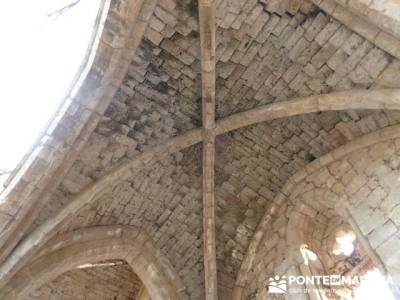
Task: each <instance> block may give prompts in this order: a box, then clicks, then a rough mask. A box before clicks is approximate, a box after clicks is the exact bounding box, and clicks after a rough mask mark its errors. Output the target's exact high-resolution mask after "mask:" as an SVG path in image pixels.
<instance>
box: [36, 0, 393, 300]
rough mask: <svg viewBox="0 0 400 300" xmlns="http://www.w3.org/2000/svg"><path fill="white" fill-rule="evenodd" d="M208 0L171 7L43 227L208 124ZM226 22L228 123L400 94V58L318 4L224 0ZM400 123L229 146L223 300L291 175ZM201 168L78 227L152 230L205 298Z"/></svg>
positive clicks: (307, 123)
mask: <svg viewBox="0 0 400 300" xmlns="http://www.w3.org/2000/svg"><path fill="white" fill-rule="evenodd" d="M196 2H197V1H194V0H191V1H189V0H185V1H174V0H160V1H159V3H158V5H157V7H156V10H155V12H154V14H153V16H152V19H151V22H150V25H149V27H148V28H147V31H146V34H145V38H144V39H143V40H142V42H141V44H140V46H139V49H138V50H137V52H136V56H135V58H134V61H133V62H132V64H131V65H130V67H129V70H128V73H127V75H126V76H125V79H124V81H123V85H122V86H121V87H120V89H119V90H118V92H117V94H116V95H115V97H114V99H113V100H112V103H111V104H110V106H109V107H108V109H107V111H106V112H105V114H104V116H102V120H101V121H100V123H99V125H98V126H97V127H96V129H95V131H94V132H93V133H92V134H91V135H90V138H89V140H88V142H87V144H86V145H85V147H84V149H83V151H82V152H81V153H80V155H79V158H78V160H77V161H76V162H75V163H74V164H73V166H72V168H71V169H70V171H69V172H68V174H67V176H66V177H65V178H64V180H63V182H62V184H60V186H58V188H57V190H56V191H55V192H54V193H53V194H52V197H51V200H50V201H49V203H48V204H47V206H46V207H45V208H44V209H43V210H42V211H41V214H40V216H39V218H38V219H37V220H36V223H35V225H38V224H41V223H43V222H44V221H45V220H47V219H48V218H49V217H50V216H51V215H52V214H54V213H55V212H56V211H58V210H59V209H60V208H61V207H63V206H64V205H65V204H66V203H68V202H69V201H70V199H71V198H72V197H73V196H74V195H76V194H78V193H79V192H80V191H82V189H83V188H84V187H86V186H87V185H88V184H90V183H92V182H93V181H95V180H97V179H99V178H100V177H101V176H102V175H103V174H105V172H107V171H108V170H110V169H111V168H112V167H113V166H115V165H117V164H118V163H120V162H122V161H124V160H125V159H129V158H132V157H133V156H135V155H136V154H138V153H141V152H143V151H145V150H146V149H149V147H152V145H154V144H157V143H162V142H163V141H165V140H166V139H168V138H170V137H172V136H176V135H179V134H181V133H183V132H185V131H187V130H188V129H190V128H193V127H198V126H200V125H201V124H200V120H201V108H200V98H201V91H200V85H201V80H200V60H199V57H200V53H199V49H200V47H199V45H198V43H199V37H198V21H197V17H198V16H197V7H196ZM217 23H218V30H217V67H216V70H217V88H216V93H217V95H216V100H217V116H218V118H221V117H224V116H228V115H231V114H232V113H235V112H240V111H244V110H247V109H250V108H254V107H257V106H260V105H263V104H266V103H271V102H276V101H282V100H286V99H289V98H291V97H297V96H306V95H311V94H321V93H328V92H331V91H337V90H348V89H355V88H362V89H375V88H394V87H399V82H400V77H399V76H400V75H399V74H400V62H399V61H398V60H397V59H395V58H394V57H392V56H391V55H389V54H387V53H385V52H384V51H382V50H381V49H379V48H378V47H377V46H375V45H373V44H372V43H370V42H368V41H367V40H365V39H364V38H362V37H361V36H359V35H358V34H356V33H354V32H352V31H351V30H350V29H348V28H346V27H345V26H343V25H342V24H340V23H338V22H337V21H336V20H334V19H332V18H331V17H329V16H328V15H326V14H325V13H323V12H321V11H319V10H318V9H316V8H315V7H312V6H309V7H302V9H300V10H299V11H298V12H297V13H296V14H294V15H291V14H288V13H286V14H282V15H277V14H273V13H271V12H269V11H268V10H267V8H266V7H265V6H264V5H263V4H262V1H256V0H249V1H239V0H233V1H232V0H229V1H227V0H220V1H217ZM399 119H400V116H399V115H398V114H395V113H392V112H387V111H380V112H375V113H371V112H353V111H351V112H343V113H334V112H332V113H323V114H312V115H307V116H301V117H296V118H290V119H286V120H278V121H274V122H271V123H268V124H260V125H256V126H252V127H249V128H244V129H241V130H238V131H235V132H233V133H229V134H226V135H224V136H222V137H219V138H218V143H217V147H218V149H217V151H218V156H217V165H216V172H217V174H216V181H217V187H216V188H217V190H216V192H217V201H218V212H217V214H218V220H217V228H218V232H217V237H218V249H217V252H218V260H219V264H220V265H219V283H220V288H221V289H222V291H228V292H225V293H224V292H223V293H221V295H222V296H224V295H227V297H229V291H230V290H231V288H232V287H233V284H234V280H235V277H236V273H237V270H238V268H239V266H240V264H241V261H242V258H243V255H244V253H245V251H246V249H247V247H248V244H249V240H250V238H251V236H252V233H253V231H254V227H255V226H256V224H257V223H258V221H259V219H260V218H261V214H262V212H263V211H264V209H265V207H267V206H268V204H269V202H270V201H272V199H273V197H274V196H275V194H276V193H277V192H278V191H279V190H280V188H281V187H282V186H283V184H284V183H285V182H286V180H287V179H288V178H289V177H290V175H292V174H294V173H295V172H296V171H298V170H300V169H301V168H302V167H303V166H304V165H305V164H306V163H307V162H309V161H311V160H313V159H315V158H318V157H319V156H321V155H322V154H325V153H327V152H328V151H330V150H332V149H333V148H335V147H337V146H339V145H342V144H344V143H345V142H347V141H349V140H352V139H353V138H355V137H357V136H360V135H362V134H366V133H369V132H371V131H374V130H377V129H379V128H383V127H385V126H388V125H392V124H396V123H397V122H398V120H399ZM196 149H197V148H196ZM191 156H193V157H192V159H190V157H191ZM190 164H193V165H192V166H190ZM200 165H201V162H200V154H199V153H198V149H197V150H193V149H189V150H187V151H183V152H182V153H178V154H177V155H176V156H174V158H171V159H170V160H168V162H162V163H159V164H157V165H156V166H154V167H152V168H151V170H143V171H141V172H139V173H138V176H137V177H134V178H132V179H131V180H130V181H129V182H122V183H121V184H120V186H119V187H118V188H117V189H115V190H114V191H113V192H112V193H111V194H110V195H103V196H102V197H101V199H98V201H97V203H96V205H95V206H93V207H90V208H87V211H85V212H82V213H81V215H80V217H79V219H78V220H79V221H76V223H75V225H72V227H79V226H83V225H84V224H87V225H97V224H118V223H119V224H132V225H136V226H139V227H142V228H144V229H145V230H146V231H148V233H149V234H150V235H151V236H152V238H153V239H154V240H156V241H157V242H158V246H159V247H160V248H161V249H162V250H163V251H164V252H165V253H166V254H167V256H168V257H169V259H170V260H171V262H172V263H173V264H174V266H175V267H176V268H177V271H178V272H179V273H180V275H181V277H182V279H183V280H184V281H185V284H187V286H188V289H189V292H190V294H191V296H192V297H193V299H198V298H201V297H202V293H203V291H202V289H199V286H200V285H201V284H202V282H203V279H202V277H203V276H202V272H203V266H202V261H201V256H202V249H201V191H200V188H201V178H200V177H201V169H200ZM171 178H173V181H172V182H171V180H172V179H171ZM174 205H176V207H175V206H174Z"/></svg>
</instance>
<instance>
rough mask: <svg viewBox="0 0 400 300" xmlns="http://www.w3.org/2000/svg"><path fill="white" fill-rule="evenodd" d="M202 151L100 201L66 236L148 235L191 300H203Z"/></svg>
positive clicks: (172, 160)
mask: <svg viewBox="0 0 400 300" xmlns="http://www.w3.org/2000/svg"><path fill="white" fill-rule="evenodd" d="M200 151H201V148H200V147H198V146H196V147H192V148H189V149H186V150H185V151H182V152H178V153H176V154H175V155H172V156H170V157H168V158H167V159H164V160H162V161H160V162H159V163H156V164H154V165H153V166H151V167H148V168H145V169H144V170H140V171H138V172H137V174H136V176H134V177H132V178H130V179H129V180H128V181H123V182H121V183H119V184H118V185H117V186H116V187H115V188H114V189H113V190H111V191H109V192H108V193H106V194H104V195H99V197H98V198H97V200H96V201H95V202H94V203H93V205H91V206H88V207H86V208H84V209H82V211H81V212H79V214H78V215H77V216H76V217H75V218H72V219H71V220H70V223H69V225H67V226H66V228H64V229H63V230H65V231H69V230H73V229H77V228H84V227H87V226H93V225H112V224H119V225H132V226H135V227H137V228H140V229H142V230H144V231H145V232H146V233H147V234H148V235H149V236H150V237H151V239H152V240H153V242H154V244H155V246H156V247H157V248H158V249H160V250H161V252H162V253H164V254H165V255H166V256H167V258H168V259H169V260H170V262H171V264H172V265H173V267H174V268H175V270H176V271H177V273H178V275H179V276H180V277H181V279H182V280H183V282H184V284H185V286H186V288H187V290H188V293H189V296H190V298H191V299H204V296H203V293H204V289H203V288H200V287H202V286H203V284H204V283H203V281H204V275H203V259H202V254H203V248H202V216H201V214H202V198H201V195H202V194H201V152H200Z"/></svg>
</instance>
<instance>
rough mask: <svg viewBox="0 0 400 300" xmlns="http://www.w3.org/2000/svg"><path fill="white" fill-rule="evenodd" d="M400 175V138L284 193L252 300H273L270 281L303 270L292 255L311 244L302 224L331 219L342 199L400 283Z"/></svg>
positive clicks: (257, 267) (251, 283)
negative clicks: (306, 219)
mask: <svg viewBox="0 0 400 300" xmlns="http://www.w3.org/2000/svg"><path fill="white" fill-rule="evenodd" d="M399 175H400V140H399V139H394V140H389V141H387V142H381V143H378V144H375V145H373V146H369V147H367V148H363V149H361V150H358V151H355V152H352V153H350V154H349V155H346V156H345V157H342V158H340V159H337V160H335V161H333V162H331V163H329V164H328V165H326V166H324V167H322V168H321V169H319V170H316V171H315V172H313V173H312V174H311V175H309V176H307V177H306V178H305V179H303V180H301V181H299V182H298V183H297V184H296V185H294V186H293V187H291V188H290V189H289V190H288V197H285V196H284V195H283V194H281V195H282V197H280V200H279V201H280V203H281V204H280V208H279V210H278V213H276V214H274V217H273V220H272V221H271V223H270V226H269V227H268V228H269V229H268V231H267V232H265V233H264V237H263V240H262V242H261V243H260V245H259V247H258V249H257V254H256V257H255V260H254V263H253V266H252V269H251V272H250V274H249V275H250V276H249V278H248V281H247V282H248V283H247V286H246V289H245V290H246V292H245V295H246V297H248V298H246V299H268V296H267V295H266V289H265V283H266V280H267V279H268V277H269V276H273V275H283V274H286V275H288V274H289V273H290V272H299V270H298V267H296V263H295V260H294V259H295V254H293V253H290V252H291V251H287V249H293V248H290V247H291V246H292V245H293V243H294V244H295V245H298V243H301V242H305V243H306V242H307V241H304V239H303V240H302V239H301V238H299V236H301V235H299V234H298V233H299V232H302V230H303V228H302V227H301V224H302V223H301V222H300V221H299V220H301V219H304V218H303V217H311V218H312V219H313V220H322V221H323V220H327V219H329V207H331V209H332V207H334V205H335V204H337V203H338V202H340V201H342V202H343V203H346V204H347V205H349V207H350V208H349V210H350V213H351V216H352V218H353V219H354V221H355V222H356V224H357V225H358V227H359V228H360V230H361V232H362V234H363V235H364V236H365V237H366V238H367V240H368V242H369V244H370V245H371V246H372V249H374V251H375V252H376V253H377V255H378V256H379V257H380V259H381V260H382V261H383V263H384V265H385V267H386V268H387V270H388V271H389V274H391V275H392V276H393V278H394V280H395V281H397V282H399V279H400V277H399V275H400V270H399V269H398V265H399V262H400V257H399V254H398V251H397V250H396V249H398V247H400V219H399V211H400V210H399V209H400V202H399V200H398V197H396V195H398V193H399V191H400V183H399V181H398V179H397V178H398V177H399ZM278 198H279V197H278ZM278 198H277V199H278ZM327 214H328V215H327ZM345 221H347V220H345ZM303 225H304V224H303ZM293 228H298V230H297V231H293V230H291V229H293ZM306 229H307V228H306ZM299 239H300V240H299ZM296 243H297V244H296ZM294 249H295V248H294ZM295 250H296V249H295ZM311 250H313V249H312V248H311ZM296 299H297V298H296Z"/></svg>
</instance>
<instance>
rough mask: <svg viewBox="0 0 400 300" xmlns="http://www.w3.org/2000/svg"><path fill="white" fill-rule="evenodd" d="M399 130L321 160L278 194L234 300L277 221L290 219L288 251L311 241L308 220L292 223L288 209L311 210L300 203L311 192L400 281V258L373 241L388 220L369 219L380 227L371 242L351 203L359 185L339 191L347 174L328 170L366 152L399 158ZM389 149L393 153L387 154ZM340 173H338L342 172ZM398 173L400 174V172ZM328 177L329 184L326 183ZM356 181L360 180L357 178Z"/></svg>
mask: <svg viewBox="0 0 400 300" xmlns="http://www.w3.org/2000/svg"><path fill="white" fill-rule="evenodd" d="M399 129H400V127H399V126H398V125H397V126H392V127H388V128H385V129H382V130H379V131H376V132H374V133H371V134H368V135H365V136H362V137H361V138H359V139H357V140H354V141H352V142H350V143H348V144H346V145H344V146H342V147H339V148H337V149H336V150H334V151H332V152H330V153H328V154H326V155H324V156H322V157H320V158H319V159H316V160H315V161H313V162H311V163H310V164H308V165H307V166H306V167H305V168H304V169H303V170H301V171H299V172H298V173H296V174H295V175H293V176H292V177H291V178H290V179H289V180H288V182H287V183H286V184H285V185H284V187H283V188H282V190H281V192H280V193H278V195H277V196H276V197H275V199H274V201H273V204H272V206H271V208H270V209H269V210H268V211H267V212H266V214H265V215H264V217H263V218H262V220H261V221H260V223H259V224H258V227H257V229H256V232H255V234H254V235H253V239H252V241H251V243H250V245H249V248H248V250H247V253H246V256H245V258H244V259H243V262H242V265H241V267H240V270H239V273H238V276H237V278H236V284H235V288H234V292H233V297H232V298H233V299H241V298H242V296H243V290H244V288H245V287H246V285H247V284H248V276H249V272H250V270H251V269H252V267H253V263H254V261H255V259H256V256H257V251H258V250H259V246H260V245H261V243H262V240H263V238H264V235H265V233H266V232H267V231H268V229H269V228H271V227H273V226H275V225H276V223H275V222H277V223H278V224H281V222H280V221H277V220H279V217H280V216H282V215H284V216H286V217H284V218H287V219H286V222H287V224H288V228H289V229H288V230H287V231H286V234H287V237H286V241H289V243H287V244H286V242H285V245H284V247H287V246H288V245H289V246H290V245H291V246H292V247H298V246H299V245H300V243H301V242H302V241H304V240H306V239H307V238H306V233H302V232H301V231H299V229H298V228H299V227H300V225H301V223H302V222H303V221H306V220H304V218H303V219H302V218H301V217H300V219H298V220H297V221H288V220H293V219H294V218H293V216H292V215H290V214H288V212H289V211H288V206H290V205H291V206H292V211H293V207H295V208H296V207H297V209H298V210H300V211H302V210H303V211H304V210H307V208H302V207H301V205H304V203H303V202H301V201H300V202H297V200H298V198H299V197H300V196H301V193H304V191H306V192H307V191H311V190H313V189H314V192H315V193H317V194H318V197H320V198H322V197H325V198H330V199H331V201H330V204H329V202H328V205H326V207H330V208H331V209H333V210H335V212H336V213H337V214H339V215H340V216H342V218H343V219H345V220H346V221H348V222H349V223H350V225H351V226H352V227H353V229H354V231H355V233H356V234H357V237H358V239H360V243H361V244H362V246H363V248H364V249H365V250H366V252H367V253H368V255H369V256H370V257H371V258H372V260H373V261H374V264H375V265H376V266H377V267H380V269H381V270H382V271H383V272H384V273H386V271H388V274H390V275H392V276H393V278H394V280H395V281H396V280H398V279H399V278H398V277H399V274H400V272H399V270H398V266H397V264H396V259H397V258H398V257H397V256H396V255H394V253H392V254H393V255H394V256H393V257H389V256H390V253H388V252H389V251H388V248H389V247H390V246H389V247H388V246H383V247H382V246H379V247H380V249H379V247H377V246H378V245H377V244H376V243H375V241H373V239H379V234H378V233H379V232H380V231H381V230H382V228H384V226H386V225H385V224H386V223H385V222H386V219H387V218H386V219H384V218H380V219H374V220H370V219H368V221H370V222H368V223H371V224H374V225H376V227H375V228H374V230H376V234H374V233H372V236H371V239H369V240H368V239H367V238H366V237H365V235H366V234H367V233H368V232H370V233H371V230H369V229H364V228H363V225H362V224H360V219H359V218H356V217H354V216H355V215H357V209H356V208H354V206H355V205H354V203H353V204H352V203H351V201H350V200H351V199H352V198H354V197H353V196H352V194H351V189H352V188H356V187H357V186H356V184H357V183H354V184H355V186H354V187H350V188H346V189H342V187H339V186H340V185H338V184H336V183H337V181H339V180H340V179H341V177H342V176H343V174H339V173H338V174H335V173H334V172H333V171H332V174H331V173H330V172H331V171H330V169H328V167H330V166H332V165H333V164H335V163H336V164H337V163H339V162H340V161H341V159H345V158H347V157H351V156H352V155H353V159H356V158H357V157H358V158H359V157H360V155H361V157H362V155H363V154H365V153H364V152H363V153H361V154H360V152H362V151H366V152H368V151H370V152H371V151H374V155H375V157H377V158H381V156H382V157H383V155H386V156H388V155H389V154H387V153H385V152H386V151H388V152H390V153H392V152H393V153H392V156H393V157H396V155H397V156H398V154H399V152H398V151H397V150H393V149H397V147H398V146H396V145H398V142H399V137H400V131H399ZM385 147H386V148H387V149H389V150H385V149H386V148H385ZM371 149H372V150H371ZM369 155H371V154H369ZM363 163H364V164H365V161H360V162H358V166H361V167H362V164H363ZM368 164H369V162H368V163H367V165H368ZM380 164H381V165H382V162H379V163H377V164H375V163H372V162H371V168H370V170H369V172H371V173H372V172H374V168H375V169H376V171H377V172H379V168H380ZM336 167H337V168H338V170H340V166H336ZM338 170H337V171H335V172H339V171H338ZM396 170H397V169H396ZM395 172H398V170H397V171H395ZM324 176H325V177H326V178H328V179H329V180H326V181H324V180H325V179H324V178H325V177H324ZM335 176H336V177H337V178H336V177H335ZM354 177H355V178H356V176H355V175H354ZM351 179H353V178H351ZM311 182H318V184H317V185H316V186H317V188H315V186H311V184H310V183H311ZM396 188H398V187H396ZM332 191H335V194H333V193H332ZM328 194H329V195H328ZM326 207H325V208H326ZM399 207H400V206H399ZM321 209H323V208H321ZM287 214H288V215H287ZM358 216H360V215H358ZM379 217H382V214H380V213H379V212H378V214H377V215H372V216H371V218H379ZM290 222H293V223H290ZM395 228H396V227H395V226H394V227H393V228H389V230H390V229H393V230H395ZM393 233H394V234H396V231H393ZM370 235H371V234H370ZM293 241H294V242H293ZM380 242H382V241H380ZM385 247H386V248H385ZM285 249H286V248H285ZM297 258H298V257H297ZM290 260H292V261H294V260H296V257H294V256H292V257H290V259H289V260H286V261H285V262H284V264H286V265H288V263H289V262H290Z"/></svg>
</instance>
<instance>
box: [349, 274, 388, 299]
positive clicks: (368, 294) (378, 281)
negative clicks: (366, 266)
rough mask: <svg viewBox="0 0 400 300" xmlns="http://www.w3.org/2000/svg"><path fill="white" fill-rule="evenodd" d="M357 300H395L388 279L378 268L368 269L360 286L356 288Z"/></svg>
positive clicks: (355, 296)
mask: <svg viewBox="0 0 400 300" xmlns="http://www.w3.org/2000/svg"><path fill="white" fill-rule="evenodd" d="M354 299H355V300H376V299H385V300H395V298H394V296H393V294H392V292H391V290H390V288H389V286H388V284H387V282H386V279H385V278H384V277H383V276H382V274H381V272H379V270H377V269H373V270H371V271H368V273H367V274H366V275H365V277H364V278H363V280H362V281H361V283H360V285H359V286H358V288H357V289H356V290H355V295H354Z"/></svg>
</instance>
